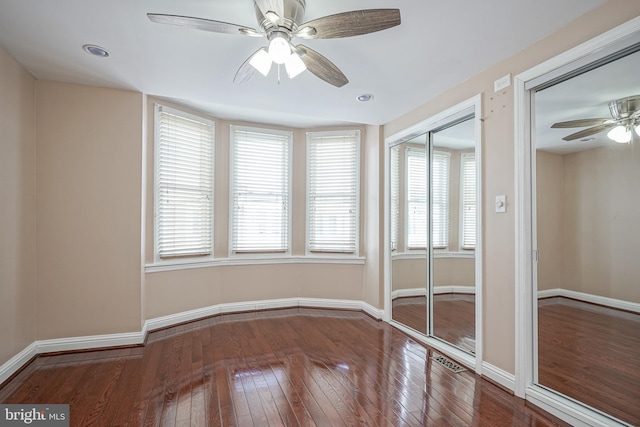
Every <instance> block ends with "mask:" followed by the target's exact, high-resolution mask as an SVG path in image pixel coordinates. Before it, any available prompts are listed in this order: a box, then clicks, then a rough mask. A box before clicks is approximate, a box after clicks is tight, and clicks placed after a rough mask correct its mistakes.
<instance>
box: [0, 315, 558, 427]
mask: <svg viewBox="0 0 640 427" xmlns="http://www.w3.org/2000/svg"><path fill="white" fill-rule="evenodd" d="M431 355H432V351H431V350H429V349H427V348H425V347H424V346H422V345H421V344H419V343H417V342H415V341H413V340H412V339H411V338H409V337H408V336H407V335H405V334H403V333H402V332H400V331H398V330H397V329H395V328H393V327H391V326H389V325H388V324H386V323H384V322H379V321H375V320H374V319H372V318H370V317H369V316H367V315H365V314H363V313H360V312H348V311H331V310H316V309H302V308H296V309H286V310H275V311H267V312H256V313H244V314H229V315H222V316H217V317H212V318H208V319H203V320H200V321H197V322H193V323H189V324H185V325H181V326H177V327H173V328H170V329H166V330H161V331H156V332H152V333H151V334H149V337H148V340H147V343H146V345H145V346H144V347H137V348H128V349H117V350H104V351H93V352H82V353H71V354H62V355H50V356H40V357H38V358H36V359H35V360H34V361H33V362H32V363H31V364H29V365H28V366H27V367H26V368H25V369H24V370H23V371H22V372H20V373H19V374H18V375H17V376H16V377H15V378H13V379H12V380H11V381H10V382H9V383H7V384H6V385H5V386H4V387H3V388H2V389H0V402H2V403H51V404H55V403H69V404H70V405H71V406H70V408H71V425H72V426H90V425H98V426H125V425H128V426H156V425H163V426H164V425H166V426H187V425H191V426H235V425H238V426H251V425H256V426H267V425H270V426H271V425H273V426H287V427H288V426H297V425H301V426H343V425H369V426H419V425H432V426H449V425H452V426H492V427H494V426H552V425H565V424H563V423H561V422H559V421H558V420H555V419H553V418H552V417H551V416H550V415H549V414H546V413H544V412H542V411H539V410H537V409H536V408H533V407H530V406H529V405H528V404H525V403H524V401H523V400H521V399H518V398H515V397H513V396H511V395H509V394H508V393H506V392H504V391H503V390H501V389H499V388H498V387H496V386H494V385H493V384H491V383H489V382H487V381H485V380H482V379H481V378H480V377H478V376H476V375H474V374H472V373H470V372H462V373H458V374H454V373H453V372H451V371H449V370H448V369H447V368H445V367H444V366H442V365H440V364H438V363H437V362H435V361H433V360H432V359H431V357H430V356H431Z"/></svg>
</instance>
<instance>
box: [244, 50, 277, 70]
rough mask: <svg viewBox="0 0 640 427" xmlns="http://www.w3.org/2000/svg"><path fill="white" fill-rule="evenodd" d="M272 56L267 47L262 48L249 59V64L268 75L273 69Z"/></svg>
mask: <svg viewBox="0 0 640 427" xmlns="http://www.w3.org/2000/svg"><path fill="white" fill-rule="evenodd" d="M271 63H272V62H271V56H270V55H269V54H268V53H267V51H266V49H264V48H263V49H260V50H259V51H257V52H256V54H255V55H253V57H252V58H251V60H250V61H249V64H251V65H252V66H253V68H255V69H256V70H258V71H259V72H260V74H262V75H263V76H265V77H266V76H267V75H268V74H269V71H270V70H271Z"/></svg>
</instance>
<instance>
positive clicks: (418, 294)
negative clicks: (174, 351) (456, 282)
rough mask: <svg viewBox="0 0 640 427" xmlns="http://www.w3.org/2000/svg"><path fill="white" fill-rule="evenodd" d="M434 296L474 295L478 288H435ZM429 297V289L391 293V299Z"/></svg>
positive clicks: (413, 289) (412, 289)
mask: <svg viewBox="0 0 640 427" xmlns="http://www.w3.org/2000/svg"><path fill="white" fill-rule="evenodd" d="M433 293H434V295H439V294H467V295H474V294H475V293H476V288H475V287H474V286H434V287H433ZM426 295H427V288H410V289H398V290H396V291H393V292H391V299H392V300H394V299H396V298H406V297H423V296H426Z"/></svg>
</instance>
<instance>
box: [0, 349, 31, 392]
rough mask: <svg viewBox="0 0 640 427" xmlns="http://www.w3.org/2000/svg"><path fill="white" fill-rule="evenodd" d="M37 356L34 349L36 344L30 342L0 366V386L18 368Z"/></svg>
mask: <svg viewBox="0 0 640 427" xmlns="http://www.w3.org/2000/svg"><path fill="white" fill-rule="evenodd" d="M37 355H38V350H37V348H36V343H35V342H32V343H31V344H29V345H28V346H27V347H26V348H25V349H24V350H22V351H21V352H20V353H18V354H16V355H15V356H13V357H12V358H11V359H9V360H8V361H7V362H6V363H4V364H3V365H2V366H0V384H2V383H3V382H5V381H6V380H7V379H8V378H9V377H10V376H11V375H13V374H15V373H16V372H18V370H19V369H20V368H22V367H23V366H24V365H25V364H26V363H27V362H29V360H31V359H32V358H33V357H35V356H37Z"/></svg>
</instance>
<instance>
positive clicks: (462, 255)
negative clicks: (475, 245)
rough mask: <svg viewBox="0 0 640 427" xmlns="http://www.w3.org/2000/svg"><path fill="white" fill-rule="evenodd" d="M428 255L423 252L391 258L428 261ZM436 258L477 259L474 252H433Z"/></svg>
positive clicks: (406, 253)
mask: <svg viewBox="0 0 640 427" xmlns="http://www.w3.org/2000/svg"><path fill="white" fill-rule="evenodd" d="M426 257H427V253H426V252H424V251H422V252H419V253H418V252H404V253H398V254H393V255H392V256H391V258H392V259H426ZM433 257H434V258H469V259H471V258H475V254H474V253H473V252H439V251H434V252H433Z"/></svg>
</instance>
